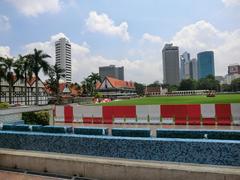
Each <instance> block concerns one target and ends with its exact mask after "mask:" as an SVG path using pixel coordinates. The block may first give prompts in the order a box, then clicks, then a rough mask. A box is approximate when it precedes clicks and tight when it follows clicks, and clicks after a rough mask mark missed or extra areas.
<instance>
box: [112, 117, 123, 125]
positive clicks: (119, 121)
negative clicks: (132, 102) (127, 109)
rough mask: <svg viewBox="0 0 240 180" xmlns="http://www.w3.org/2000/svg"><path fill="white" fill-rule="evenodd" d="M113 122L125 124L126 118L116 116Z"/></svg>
mask: <svg viewBox="0 0 240 180" xmlns="http://www.w3.org/2000/svg"><path fill="white" fill-rule="evenodd" d="M113 122H114V123H115V124H124V123H125V119H124V118H114V121H113Z"/></svg>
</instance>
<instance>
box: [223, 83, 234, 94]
mask: <svg viewBox="0 0 240 180" xmlns="http://www.w3.org/2000/svg"><path fill="white" fill-rule="evenodd" d="M221 91H223V92H230V91H232V86H231V85H230V84H222V85H221Z"/></svg>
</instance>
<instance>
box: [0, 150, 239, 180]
mask: <svg viewBox="0 0 240 180" xmlns="http://www.w3.org/2000/svg"><path fill="white" fill-rule="evenodd" d="M0 166H1V167H5V168H20V169H27V170H32V171H38V172H49V173H56V174H59V175H66V176H73V175H77V176H80V177H81V176H83V177H89V178H95V179H103V180H111V179H115V180H121V179H124V180H125V179H126V180H128V179H129V180H130V179H131V180H133V179H138V180H145V179H151V180H155V179H158V180H159V179H164V180H170V179H171V180H175V179H176V180H192V179H194V180H202V179H204V180H238V179H240V167H232V166H213V165H198V164H186V163H166V162H156V161H142V160H123V159H117V158H116V159H115V158H99V157H91V156H80V155H68V154H60V153H49V152H48V153H43V152H36V151H22V150H10V149H0Z"/></svg>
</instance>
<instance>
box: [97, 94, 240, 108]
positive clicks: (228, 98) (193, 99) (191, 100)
mask: <svg viewBox="0 0 240 180" xmlns="http://www.w3.org/2000/svg"><path fill="white" fill-rule="evenodd" d="M211 103H213V104H221V103H240V94H224V95H216V97H206V96H174V97H143V98H136V99H129V100H119V101H113V102H110V103H103V104H99V105H104V106H123V105H147V104H211Z"/></svg>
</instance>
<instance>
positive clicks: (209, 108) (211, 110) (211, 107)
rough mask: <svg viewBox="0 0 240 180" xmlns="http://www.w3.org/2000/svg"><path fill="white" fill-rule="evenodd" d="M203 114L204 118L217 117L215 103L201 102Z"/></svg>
mask: <svg viewBox="0 0 240 180" xmlns="http://www.w3.org/2000/svg"><path fill="white" fill-rule="evenodd" d="M201 114H202V117H203V118H215V116H216V113H215V104H201Z"/></svg>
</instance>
